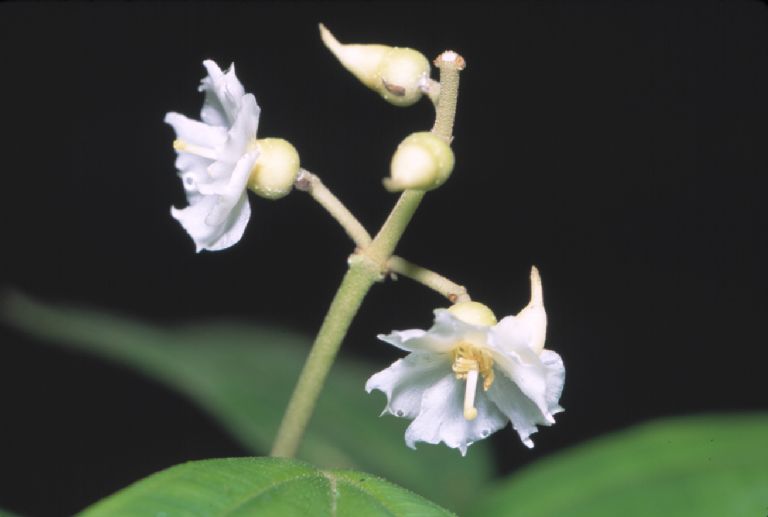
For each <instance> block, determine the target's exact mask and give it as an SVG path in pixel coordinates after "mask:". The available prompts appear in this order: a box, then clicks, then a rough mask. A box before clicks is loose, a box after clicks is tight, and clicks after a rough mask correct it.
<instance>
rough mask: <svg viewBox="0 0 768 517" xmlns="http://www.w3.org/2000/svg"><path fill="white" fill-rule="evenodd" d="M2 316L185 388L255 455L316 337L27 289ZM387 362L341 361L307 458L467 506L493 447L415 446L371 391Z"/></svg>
mask: <svg viewBox="0 0 768 517" xmlns="http://www.w3.org/2000/svg"><path fill="white" fill-rule="evenodd" d="M2 313H3V316H4V319H5V320H6V321H7V322H9V323H10V324H12V325H14V326H16V327H17V328H19V329H21V330H24V331H25V332H28V333H29V334H32V335H34V336H37V337H39V338H41V339H45V340H50V341H52V342H55V343H59V344H65V345H68V347H71V348H76V349H80V350H83V351H86V352H88V353H92V354H94V355H97V356H99V357H103V358H106V359H109V360H112V361H114V362H117V363H121V364H126V365H130V366H132V367H133V368H135V369H136V370H138V371H140V372H142V373H144V374H146V375H147V376H149V377H152V378H154V379H157V380H160V381H162V382H164V383H165V384H167V385H168V386H170V387H172V388H175V389H176V390H178V391H180V392H182V393H184V394H186V395H187V396H188V397H189V398H190V399H191V400H192V401H194V402H196V403H197V404H199V405H200V406H201V407H202V408H203V409H205V410H207V411H208V412H209V413H211V414H212V415H213V416H214V417H216V418H217V419H218V420H219V421H220V422H221V424H222V425H223V426H224V427H225V428H226V429H227V430H229V431H230V432H231V433H232V434H233V436H234V437H235V438H237V439H239V441H240V442H242V443H243V445H245V446H246V447H247V448H248V449H250V450H251V451H253V452H254V453H256V454H264V453H266V452H267V451H268V450H269V448H270V446H271V443H272V439H273V437H274V435H275V433H276V432H277V427H278V425H279V422H280V418H281V417H282V413H283V411H284V409H285V406H286V405H287V402H288V398H289V396H290V393H291V391H292V390H293V386H294V383H295V382H296V379H297V378H298V374H299V370H300V369H301V366H302V364H303V362H304V359H305V357H306V354H307V351H308V348H309V342H310V341H311V340H310V339H309V338H307V337H306V336H304V335H300V334H296V333H294V332H290V331H288V330H285V329H280V328H275V327H267V326H253V325H244V324H238V323H217V324H207V325H194V326H185V327H179V328H173V329H164V328H158V327H153V326H150V325H146V324H141V323H138V322H136V321H131V320H129V319H125V318H119V317H115V316H110V315H106V314H103V313H98V312H89V311H85V310H82V309H74V308H68V307H63V306H59V307H57V306H52V305H51V306H49V305H45V304H40V303H36V302H34V301H31V300H29V299H28V298H25V297H22V296H20V295H12V296H7V297H6V298H5V300H4V303H3V308H2ZM374 343H375V341H373V340H371V344H374ZM384 366H385V365H378V366H374V365H371V364H364V363H362V362H353V361H349V360H345V359H343V358H341V359H339V360H338V361H337V363H336V364H335V365H334V367H333V370H332V372H331V375H330V378H329V380H328V383H327V386H326V388H325V390H324V391H323V394H322V396H321V398H320V401H319V403H318V407H317V410H316V412H315V414H314V416H313V419H312V421H311V423H310V427H309V429H308V431H307V435H306V439H305V441H304V444H303V447H302V449H301V450H300V452H299V457H300V458H302V459H305V460H307V461H310V462H311V463H313V464H315V465H320V466H322V467H334V468H356V469H360V470H365V471H368V472H373V473H375V474H377V475H381V476H383V477H386V478H387V479H391V480H393V481H394V482H396V483H399V484H401V485H403V486H406V487H408V488H410V489H412V490H414V491H416V492H418V493H420V494H422V495H424V496H426V497H429V498H430V499H432V500H435V501H437V502H439V503H440V504H443V505H444V506H447V507H449V508H452V509H454V510H456V511H460V510H461V509H462V507H463V505H465V504H466V503H468V502H469V501H470V500H471V499H472V498H473V496H474V494H475V493H476V491H477V490H478V489H479V487H480V486H482V485H483V484H484V483H487V482H488V480H489V478H490V477H491V474H492V471H493V466H492V461H491V458H490V451H489V448H488V447H487V444H484V443H479V444H475V445H473V446H472V447H471V449H470V451H469V453H468V455H467V457H465V458H462V457H461V456H460V455H459V453H458V452H457V451H456V450H453V449H448V448H446V447H442V446H439V447H438V446H421V447H419V450H418V451H413V450H411V449H408V448H407V447H406V446H405V442H404V438H403V433H404V429H405V427H406V425H407V423H408V422H407V421H405V420H403V419H397V418H394V417H391V416H385V417H379V414H380V413H381V410H382V409H383V407H384V404H385V400H384V397H383V396H381V395H380V394H378V393H377V394H373V395H368V394H366V393H365V390H364V389H363V387H364V385H365V380H366V379H367V378H368V377H369V376H370V375H371V374H373V373H374V372H375V371H377V370H380V369H382V368H383V367H384Z"/></svg>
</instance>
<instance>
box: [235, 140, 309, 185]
mask: <svg viewBox="0 0 768 517" xmlns="http://www.w3.org/2000/svg"><path fill="white" fill-rule="evenodd" d="M256 145H257V146H258V148H259V157H258V159H257V160H256V163H255V164H254V165H253V169H251V176H250V178H248V188H249V189H250V190H251V191H253V192H254V193H255V194H256V195H258V196H261V197H263V198H266V199H279V198H281V197H283V196H285V195H287V194H288V193H289V192H290V191H291V188H293V184H294V182H295V181H296V176H297V175H298V174H299V166H300V162H299V153H298V152H297V151H296V148H295V147H294V146H293V145H291V143H290V142H288V141H287V140H283V139H282V138H262V139H260V140H257V141H256Z"/></svg>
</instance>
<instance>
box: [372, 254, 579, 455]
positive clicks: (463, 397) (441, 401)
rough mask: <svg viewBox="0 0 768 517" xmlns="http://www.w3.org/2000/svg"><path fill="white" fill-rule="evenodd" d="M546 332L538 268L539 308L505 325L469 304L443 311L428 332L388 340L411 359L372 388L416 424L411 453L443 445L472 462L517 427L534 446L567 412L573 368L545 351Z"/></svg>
mask: <svg viewBox="0 0 768 517" xmlns="http://www.w3.org/2000/svg"><path fill="white" fill-rule="evenodd" d="M546 327H547V315H546V312H545V311H544V301H543V295H542V288H541V279H540V277H539V273H538V271H537V270H536V268H533V269H532V270H531V301H530V303H529V304H528V306H526V307H525V308H524V309H523V310H522V311H520V313H518V314H517V315H516V316H507V317H506V318H503V319H502V320H501V321H499V322H498V323H497V322H496V318H495V316H494V315H493V313H492V312H491V310H490V309H488V308H487V307H486V306H485V305H482V304H479V303H477V302H463V303H458V304H456V305H454V306H452V307H451V308H450V309H437V310H436V311H435V323H434V325H433V326H432V328H431V329H429V330H428V331H424V330H419V329H412V330H403V331H396V332H392V333H391V334H389V335H380V336H379V339H381V340H382V341H385V342H387V343H389V344H391V345H394V346H396V347H398V348H401V349H403V350H405V351H407V352H410V353H409V354H408V355H407V356H406V357H405V358H403V359H399V360H397V361H395V363H393V364H392V365H391V366H390V367H389V368H387V369H385V370H383V371H381V372H379V373H377V374H375V375H373V376H372V377H371V378H370V379H368V382H367V383H366V385H365V389H366V390H367V391H368V392H369V393H370V392H371V391H372V390H379V391H382V392H383V393H384V394H385V395H386V396H387V407H386V408H385V410H384V413H390V414H392V415H395V416H398V417H404V418H410V419H413V422H411V424H410V426H408V429H407V430H406V432H405V441H406V443H407V444H408V446H409V447H411V448H415V445H416V443H417V442H426V443H431V444H437V443H440V442H443V443H445V444H446V445H447V446H448V447H452V448H457V449H459V450H460V451H461V454H462V455H464V454H466V452H467V447H469V446H470V445H471V444H472V443H474V442H476V441H477V440H480V439H482V438H486V437H488V436H489V435H491V433H494V432H496V431H498V430H499V429H501V428H503V427H505V426H506V425H507V422H509V421H511V422H512V427H514V428H515V430H516V431H517V433H518V434H519V435H520V439H521V440H522V441H523V443H524V444H525V445H527V446H528V447H533V441H532V440H531V438H530V435H531V434H532V433H534V432H536V430H537V429H536V426H537V425H551V424H553V423H554V422H555V419H554V417H553V415H554V414H556V413H558V412H560V411H562V410H563V409H562V408H561V407H560V406H559V405H558V401H559V399H560V394H561V392H562V390H563V383H564V381H565V368H564V367H563V361H562V360H561V359H560V356H559V355H558V354H556V353H555V352H553V351H551V350H546V349H544V339H545V335H546ZM481 380H482V382H481ZM478 383H480V384H481V387H479V386H478Z"/></svg>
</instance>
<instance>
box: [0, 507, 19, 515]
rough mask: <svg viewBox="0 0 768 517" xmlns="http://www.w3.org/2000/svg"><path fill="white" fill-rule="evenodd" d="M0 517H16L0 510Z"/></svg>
mask: <svg viewBox="0 0 768 517" xmlns="http://www.w3.org/2000/svg"><path fill="white" fill-rule="evenodd" d="M0 517H17V515H16V514H15V513H11V512H9V511H8V510H3V509H2V508H0Z"/></svg>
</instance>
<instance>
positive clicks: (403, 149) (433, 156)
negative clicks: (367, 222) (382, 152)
mask: <svg viewBox="0 0 768 517" xmlns="http://www.w3.org/2000/svg"><path fill="white" fill-rule="evenodd" d="M453 164H454V157H453V151H452V150H451V146H449V145H448V144H447V143H446V142H445V141H444V140H443V139H442V138H440V137H438V136H436V135H434V134H432V133H430V132H428V131H423V132H419V133H413V134H412V135H409V136H408V137H406V139H405V140H403V141H402V142H401V143H400V145H398V146H397V150H396V151H395V154H394V155H393V156H392V164H391V166H390V177H389V178H385V179H384V188H386V189H387V190H389V191H390V192H397V191H401V190H406V189H414V190H432V189H434V188H437V187H439V186H440V185H442V184H443V183H445V180H447V179H448V177H449V176H450V175H451V172H452V171H453Z"/></svg>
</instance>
